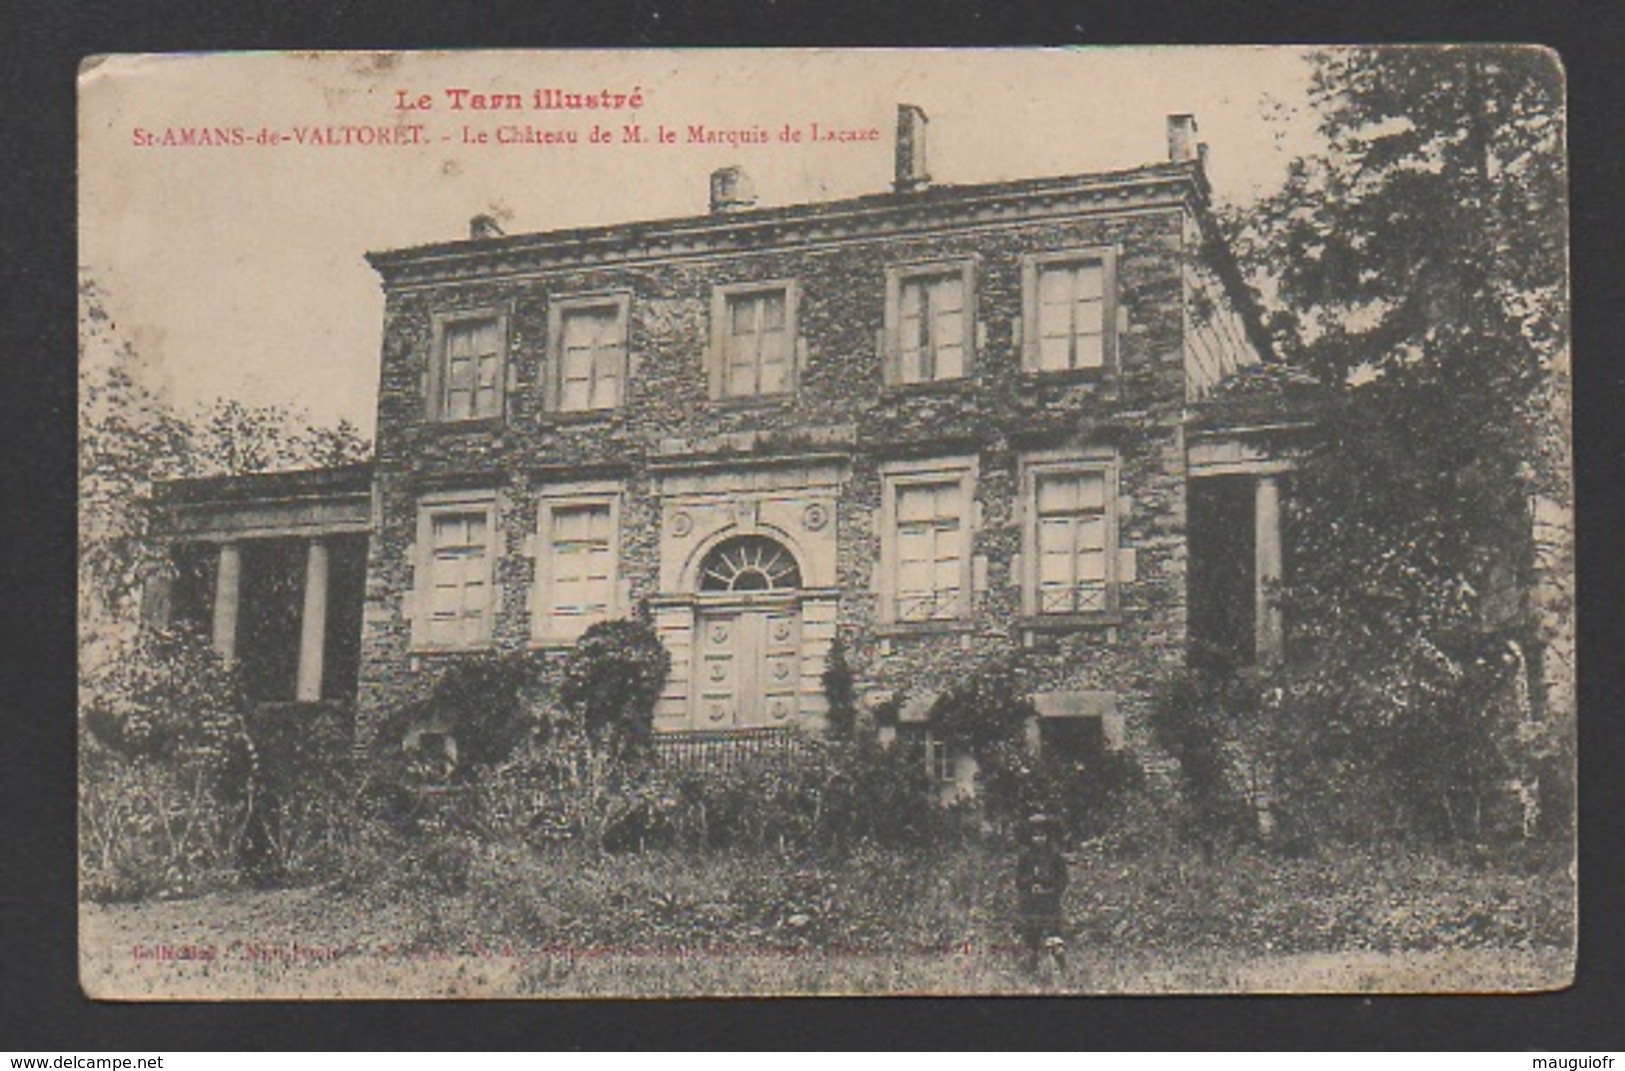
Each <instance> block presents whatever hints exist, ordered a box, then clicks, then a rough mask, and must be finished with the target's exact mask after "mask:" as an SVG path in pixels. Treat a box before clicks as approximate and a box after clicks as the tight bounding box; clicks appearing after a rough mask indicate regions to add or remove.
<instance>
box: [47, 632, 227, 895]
mask: <svg viewBox="0 0 1625 1071" xmlns="http://www.w3.org/2000/svg"><path fill="white" fill-rule="evenodd" d="M82 689H83V690H82V694H81V723H80V724H81V728H82V730H83V732H82V734H81V751H80V756H81V765H80V778H79V803H80V807H79V828H80V843H81V857H80V867H81V869H80V878H81V883H82V887H83V890H84V894H85V895H86V896H87V897H88V898H92V899H133V898H140V897H145V896H152V895H158V894H164V895H177V894H182V893H187V892H192V891H196V890H198V889H201V888H206V887H210V886H215V885H220V884H223V883H226V882H228V881H229V880H230V878H231V876H232V873H233V869H234V866H235V864H236V853H237V851H238V850H239V848H240V847H241V844H242V832H243V823H244V820H245V816H246V813H247V811H246V801H247V794H246V791H245V790H246V788H247V786H248V785H249V783H250V779H251V776H252V767H253V749H252V744H251V743H250V741H249V739H248V737H247V735H246V733H245V732H244V729H243V722H242V709H243V706H244V699H243V692H242V684H241V680H240V678H239V676H238V675H237V673H236V672H235V671H234V670H233V669H231V668H230V667H228V666H226V665H225V664H224V663H223V662H222V661H221V660H220V659H219V657H218V656H217V655H216V654H215V653H214V651H213V650H212V649H211V648H210V647H209V645H208V644H207V642H206V641H204V640H203V639H202V638H201V637H199V636H197V635H195V634H193V633H191V632H187V631H184V630H163V629H151V630H144V631H143V632H141V633H140V634H139V635H138V636H137V637H136V638H135V641H134V642H133V644H132V645H131V646H130V648H129V649H128V650H126V651H124V652H122V653H121V655H120V657H118V658H113V659H109V660H107V661H105V662H103V663H102V664H101V666H100V667H99V668H98V669H97V670H96V671H95V672H93V673H91V674H89V675H87V677H86V679H85V681H84V683H83V686H82Z"/></svg>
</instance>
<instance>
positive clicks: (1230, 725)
mask: <svg viewBox="0 0 1625 1071" xmlns="http://www.w3.org/2000/svg"><path fill="white" fill-rule="evenodd" d="M1261 715H1262V711H1261V706H1260V701H1259V695H1258V691H1257V688H1256V686H1255V685H1254V683H1253V682H1252V681H1251V679H1250V678H1247V677H1243V676H1240V675H1237V674H1236V673H1233V672H1230V671H1226V670H1221V669H1215V670H1179V671H1177V672H1175V673H1172V674H1170V675H1169V676H1167V677H1165V678H1164V679H1163V680H1162V681H1161V683H1160V684H1159V686H1158V689H1157V692H1156V694H1155V695H1154V696H1153V699H1152V704H1151V718H1150V722H1151V732H1152V736H1153V739H1155V741H1156V742H1157V744H1158V746H1160V747H1161V748H1162V750H1163V751H1165V752H1167V753H1168V755H1169V756H1171V757H1172V758H1173V759H1174V760H1175V761H1177V762H1178V763H1179V797H1180V804H1181V806H1180V809H1179V813H1178V825H1179V831H1180V833H1181V834H1182V835H1183V836H1185V837H1186V838H1187V839H1191V840H1195V841H1198V842H1200V843H1203V844H1205V845H1208V846H1210V847H1211V846H1212V844H1213V843H1214V842H1215V841H1217V840H1230V839H1234V838H1237V837H1244V836H1246V835H1248V834H1249V833H1250V832H1252V831H1254V830H1256V828H1257V819H1256V814H1255V802H1254V799H1253V797H1252V795H1251V789H1252V783H1253V779H1252V778H1251V777H1249V776H1248V770H1247V769H1246V763H1247V761H1248V758H1249V757H1250V758H1251V759H1252V760H1253V761H1254V762H1260V761H1263V756H1260V755H1258V754H1257V750H1258V745H1257V741H1251V742H1249V741H1245V740H1244V739H1243V735H1244V729H1243V726H1244V725H1245V724H1248V723H1250V724H1251V725H1252V726H1253V727H1255V728H1256V727H1257V725H1258V722H1259V720H1260V718H1261ZM1249 743H1251V745H1252V750H1253V754H1252V755H1251V756H1248V755H1246V754H1244V752H1245V751H1247V750H1248V749H1249Z"/></svg>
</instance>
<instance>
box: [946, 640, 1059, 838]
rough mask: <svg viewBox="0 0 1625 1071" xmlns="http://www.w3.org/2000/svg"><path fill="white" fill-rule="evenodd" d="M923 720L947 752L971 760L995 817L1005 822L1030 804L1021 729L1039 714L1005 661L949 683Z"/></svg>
mask: <svg viewBox="0 0 1625 1071" xmlns="http://www.w3.org/2000/svg"><path fill="white" fill-rule="evenodd" d="M928 717H929V719H930V722H931V729H932V732H934V733H936V734H937V735H938V736H939V737H941V738H942V740H943V741H944V742H945V743H946V744H947V745H948V747H949V748H950V750H952V751H955V752H960V753H964V754H969V755H970V756H972V757H973V758H975V760H976V766H977V774H976V776H977V780H978V782H979V783H980V785H981V790H982V797H983V799H984V801H985V802H986V805H987V807H988V810H989V812H990V813H991V815H992V816H993V817H994V818H997V819H1004V820H1009V819H1012V818H1015V817H1017V816H1019V814H1020V812H1021V811H1022V810H1024V809H1027V808H1028V807H1029V806H1031V795H1032V788H1033V786H1032V773H1033V767H1034V761H1033V757H1032V754H1031V752H1030V751H1029V750H1028V748H1027V744H1026V730H1027V724H1028V722H1029V721H1031V720H1032V719H1034V718H1036V717H1038V711H1037V710H1036V709H1034V707H1033V704H1032V701H1031V700H1030V699H1028V698H1027V694H1026V690H1025V689H1024V688H1022V687H1021V684H1020V681H1019V679H1018V677H1017V675H1016V672H1015V668H1014V666H1013V665H1012V664H1011V662H1010V661H1009V660H1008V659H1002V658H1001V659H994V660H992V661H990V662H987V663H985V664H984V665H982V666H980V667H979V668H977V669H976V670H975V671H974V672H972V673H971V674H970V675H968V676H966V677H965V678H963V679H962V680H960V681H958V682H957V683H955V684H953V685H951V686H950V687H949V688H948V689H947V690H945V691H944V692H943V693H942V694H941V695H939V696H938V697H937V700H936V702H935V703H933V704H932V706H931V710H930V712H929V714H928Z"/></svg>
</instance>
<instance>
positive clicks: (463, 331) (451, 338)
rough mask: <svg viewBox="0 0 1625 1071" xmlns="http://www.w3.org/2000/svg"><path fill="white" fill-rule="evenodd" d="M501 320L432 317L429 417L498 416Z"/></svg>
mask: <svg viewBox="0 0 1625 1071" xmlns="http://www.w3.org/2000/svg"><path fill="white" fill-rule="evenodd" d="M507 334H508V330H507V317H506V316H504V315H503V314H502V313H500V312H495V311H482V312H470V313H457V314H455V315H446V316H441V317H437V318H436V320H435V325H434V341H433V345H434V359H433V361H432V362H431V364H430V369H429V379H430V382H429V402H430V416H431V417H433V418H434V419H436V420H479V419H484V418H488V417H500V416H501V415H502V393H503V380H504V379H505V375H506V373H505V367H504V366H505V363H506V362H505V360H504V357H505V355H506V353H507Z"/></svg>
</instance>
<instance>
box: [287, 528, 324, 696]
mask: <svg viewBox="0 0 1625 1071" xmlns="http://www.w3.org/2000/svg"><path fill="white" fill-rule="evenodd" d="M327 557H328V551H327V543H326V542H324V541H323V540H320V539H312V540H311V541H310V543H309V544H308V546H307V547H306V552H305V609H304V613H303V614H302V615H301V617H300V619H299V682H298V687H297V688H296V690H295V692H294V698H296V699H298V700H299V701H300V702H301V703H313V702H315V701H316V700H318V699H320V698H321V697H322V659H323V656H324V655H325V654H326V652H327Z"/></svg>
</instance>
